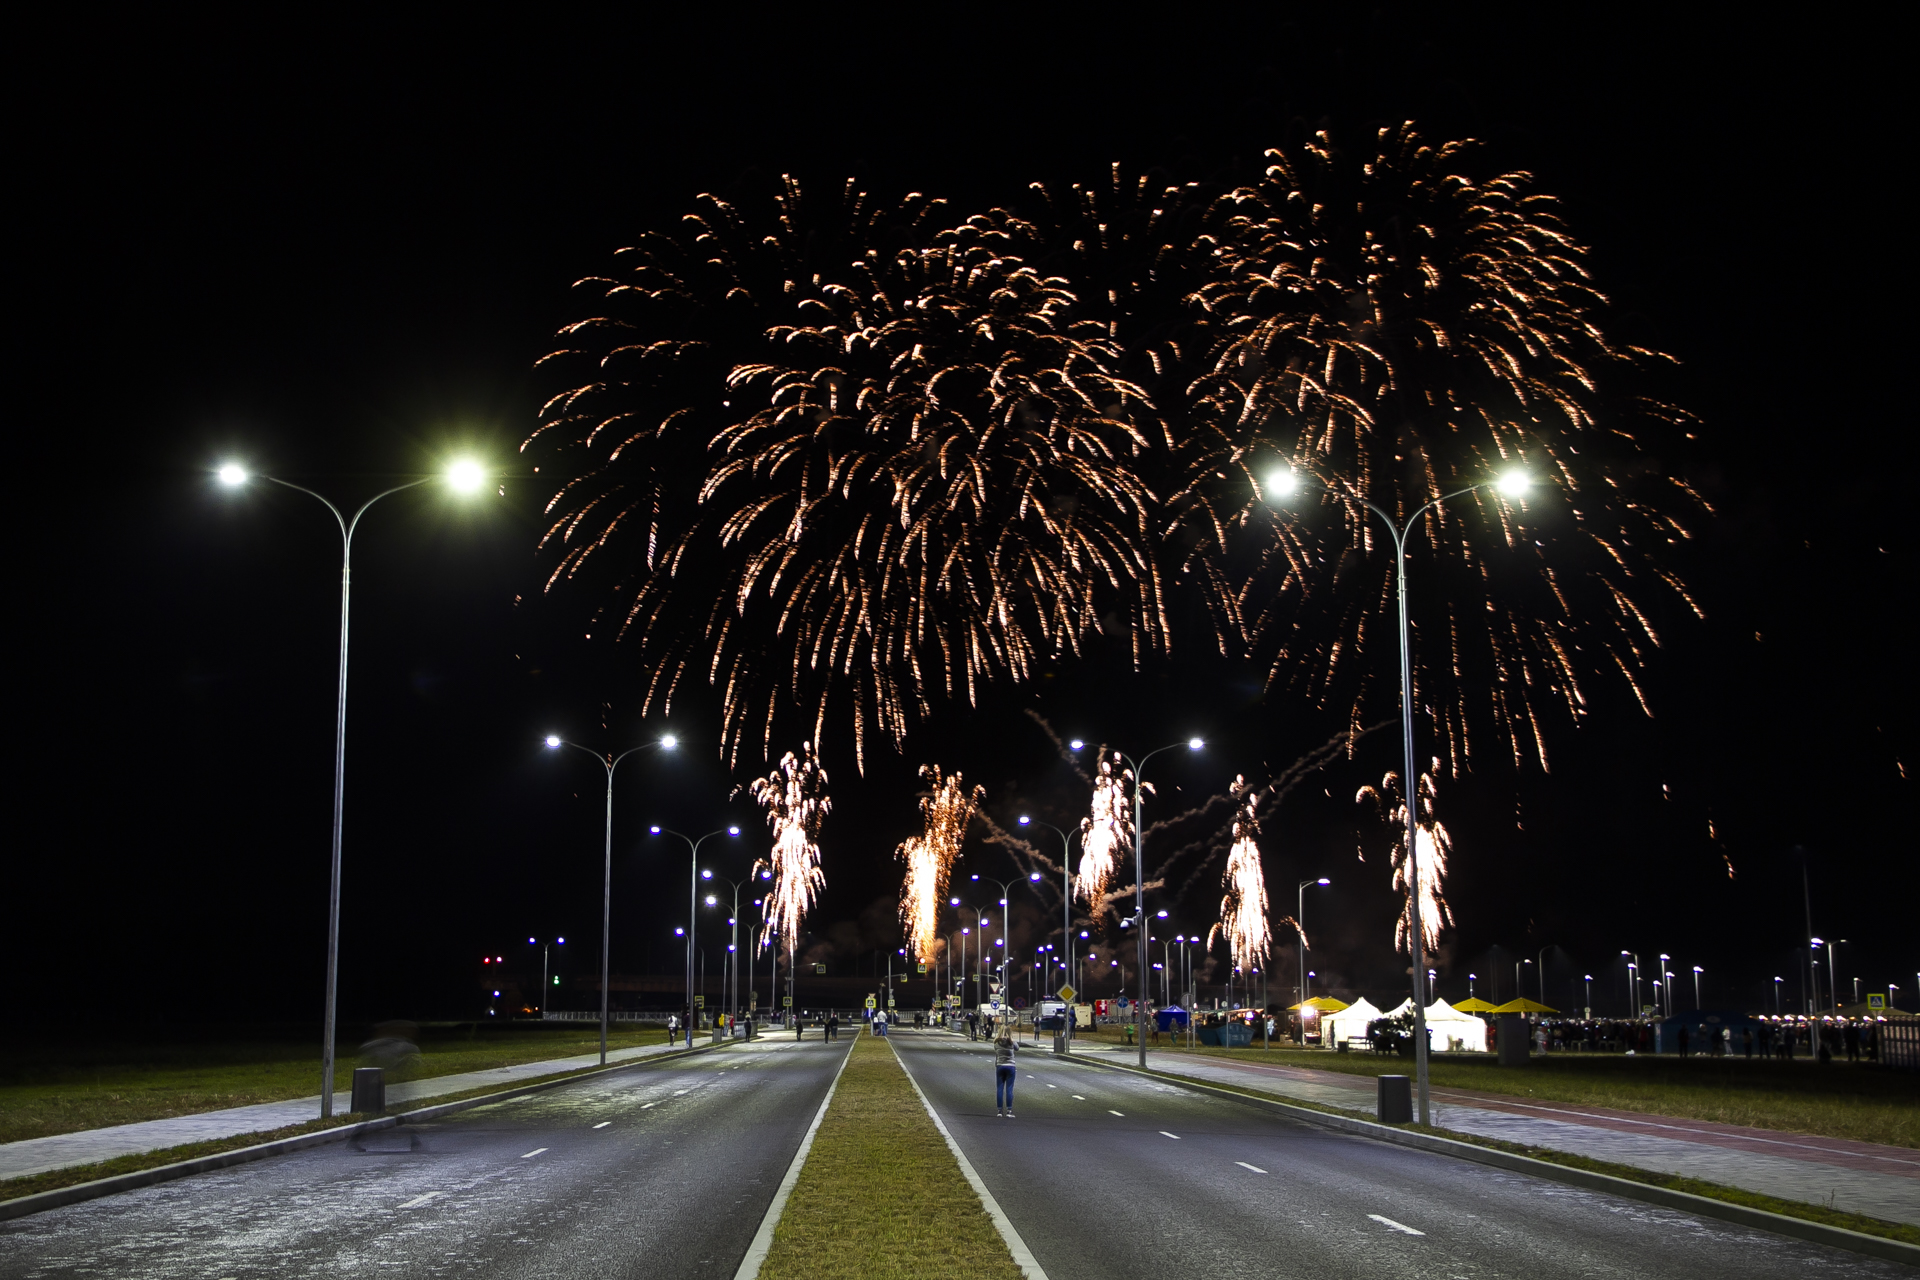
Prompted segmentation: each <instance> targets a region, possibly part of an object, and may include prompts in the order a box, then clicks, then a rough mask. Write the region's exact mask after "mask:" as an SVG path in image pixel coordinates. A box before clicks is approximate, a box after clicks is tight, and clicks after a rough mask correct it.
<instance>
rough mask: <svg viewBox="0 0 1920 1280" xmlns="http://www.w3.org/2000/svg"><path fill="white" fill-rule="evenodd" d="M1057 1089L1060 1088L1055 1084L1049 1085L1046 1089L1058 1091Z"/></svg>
mask: <svg viewBox="0 0 1920 1280" xmlns="http://www.w3.org/2000/svg"><path fill="white" fill-rule="evenodd" d="M1059 1087H1060V1086H1059V1085H1057V1084H1050V1085H1048V1086H1047V1088H1049V1089H1058V1088H1059Z"/></svg>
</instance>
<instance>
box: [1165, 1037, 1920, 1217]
mask: <svg viewBox="0 0 1920 1280" xmlns="http://www.w3.org/2000/svg"><path fill="white" fill-rule="evenodd" d="M1130 1069H1131V1070H1134V1071H1138V1070H1139V1068H1137V1067H1135V1068H1130ZM1147 1074H1148V1075H1151V1076H1157V1077H1159V1078H1160V1079H1162V1080H1167V1081H1172V1082H1176V1083H1179V1084H1188V1085H1190V1084H1193V1083H1194V1081H1193V1078H1192V1077H1190V1076H1182V1075H1177V1074H1175V1073H1173V1072H1167V1071H1152V1070H1149V1071H1148V1072H1147ZM1236 1090H1237V1091H1238V1092H1241V1093H1247V1094H1252V1095H1254V1096H1257V1097H1261V1098H1271V1099H1273V1100H1274V1101H1275V1102H1284V1103H1286V1104H1287V1105H1288V1106H1290V1107H1299V1108H1301V1109H1302V1110H1305V1111H1318V1112H1321V1113H1323V1114H1325V1115H1331V1116H1344V1117H1345V1118H1347V1119H1349V1120H1366V1121H1369V1122H1374V1121H1375V1117H1374V1115H1373V1114H1372V1113H1371V1112H1367V1111H1350V1110H1347V1109H1345V1108H1343V1107H1329V1106H1325V1105H1323V1104H1321V1103H1317V1102H1308V1101H1306V1100H1305V1099H1302V1098H1292V1097H1288V1096H1287V1095H1286V1094H1281V1093H1272V1092H1269V1091H1268V1090H1265V1089H1254V1088H1247V1087H1241V1086H1236ZM1395 1128H1398V1129H1401V1130H1404V1131H1406V1132H1409V1133H1424V1134H1428V1135H1430V1136H1432V1137H1435V1138H1447V1139H1450V1140H1451V1141H1454V1142H1464V1143H1466V1144H1468V1145H1469V1146H1475V1147H1486V1148H1488V1149H1490V1150H1493V1151H1505V1152H1507V1153H1509V1154H1511V1155H1518V1156H1527V1157H1529V1158H1531V1159H1534V1160H1539V1161H1543V1162H1545V1163H1547V1164H1557V1165H1561V1166H1563V1167H1565V1168H1569V1169H1581V1170H1584V1171H1586V1172H1588V1173H1604V1174H1608V1175H1610V1176H1612V1177H1615V1178H1621V1179H1624V1180H1626V1181H1628V1182H1638V1183H1642V1184H1645V1185H1647V1186H1653V1187H1664V1188H1666V1189H1667V1190H1669V1191H1684V1192H1686V1193H1688V1194H1689V1195H1696V1196H1703V1197H1705V1198H1707V1199H1709V1200H1720V1201H1724V1202H1725V1203H1727V1204H1737V1205H1742V1206H1744V1207H1746V1208H1749V1209H1764V1210H1765V1211H1767V1212H1768V1213H1777V1214H1780V1215H1782V1216H1784V1217H1788V1218H1799V1219H1801V1220H1802V1221H1805V1222H1818V1223H1821V1224H1822V1225H1824V1226H1829V1227H1844V1228H1845V1229H1846V1230H1848V1231H1858V1232H1860V1233H1861V1234H1862V1235H1869V1236H1880V1237H1882V1238H1883V1239H1887V1240H1898V1241H1900V1242H1901V1243H1903V1244H1911V1245H1920V1227H1912V1226H1908V1225H1907V1224H1906V1223H1903V1222H1888V1221H1886V1220H1885V1219H1883V1218H1872V1217H1868V1216H1867V1215H1866V1214H1861V1213H1848V1212H1846V1211H1845V1210H1841V1209H1829V1208H1826V1207H1825V1206H1823V1205H1817V1204H1807V1203H1805V1202H1803V1201H1799V1200H1781V1199H1778V1198H1777V1197H1774V1196H1768V1195H1761V1194H1760V1193H1759V1192H1756V1191H1747V1190H1744V1189H1742V1188H1740V1187H1729V1186H1723V1185H1722V1184H1720V1183H1717V1182H1702V1181H1701V1180H1700V1179H1698V1178H1685V1177H1680V1176H1679V1175H1676V1174H1666V1173H1655V1172H1653V1171H1652V1170H1648V1169H1640V1168H1636V1167H1635V1166H1633V1165H1630V1164H1612V1163H1610V1162H1608V1161H1605V1160H1594V1159H1591V1158H1589V1157H1587V1156H1581V1155H1574V1154H1571V1153H1569V1152H1565V1151H1555V1150H1553V1149H1552V1148H1550V1147H1533V1146H1527V1145H1524V1144H1522V1143H1515V1142H1503V1141H1501V1140H1500V1139H1498V1138H1483V1137H1480V1136H1479V1135H1478V1134H1472V1133H1458V1132H1456V1131H1454V1130H1452V1129H1438V1128H1434V1127H1433V1126H1431V1125H1418V1124H1408V1125H1396V1126H1395Z"/></svg>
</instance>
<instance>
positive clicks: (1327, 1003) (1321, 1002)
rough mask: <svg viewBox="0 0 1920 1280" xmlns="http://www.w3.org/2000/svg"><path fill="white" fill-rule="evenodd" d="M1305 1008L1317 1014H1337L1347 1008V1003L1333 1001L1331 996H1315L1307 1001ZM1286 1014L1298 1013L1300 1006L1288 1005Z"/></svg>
mask: <svg viewBox="0 0 1920 1280" xmlns="http://www.w3.org/2000/svg"><path fill="white" fill-rule="evenodd" d="M1306 1007H1307V1008H1309V1009H1312V1010H1314V1011H1316V1012H1318V1013H1338V1012H1340V1011H1341V1010H1342V1009H1344V1008H1346V1007H1347V1002H1346V1001H1345V1000H1335V999H1334V998H1333V997H1332V996H1315V997H1314V998H1313V999H1311V1000H1309V1001H1307V1005H1306ZM1287 1012H1288V1013H1298V1012H1300V1006H1299V1005H1297V1004H1290V1005H1288V1006H1287Z"/></svg>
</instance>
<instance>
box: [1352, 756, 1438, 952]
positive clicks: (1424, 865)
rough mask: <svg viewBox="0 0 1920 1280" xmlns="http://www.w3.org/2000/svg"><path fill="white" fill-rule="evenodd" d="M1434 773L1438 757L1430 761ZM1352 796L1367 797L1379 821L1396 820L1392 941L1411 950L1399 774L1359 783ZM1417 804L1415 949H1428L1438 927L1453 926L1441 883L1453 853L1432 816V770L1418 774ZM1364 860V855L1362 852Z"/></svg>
mask: <svg viewBox="0 0 1920 1280" xmlns="http://www.w3.org/2000/svg"><path fill="white" fill-rule="evenodd" d="M1433 767H1434V770H1435V772H1438V770H1439V768H1440V762H1439V761H1438V760H1435V761H1434V762H1433ZM1354 799H1355V800H1356V801H1358V802H1360V803H1363V804H1364V803H1369V802H1371V803H1372V804H1373V806H1374V808H1375V810H1376V811H1377V812H1378V813H1379V814H1380V817H1381V819H1382V820H1383V821H1386V822H1389V823H1393V824H1396V825H1395V826H1394V830H1395V831H1396V832H1397V833H1398V835H1397V838H1396V839H1395V840H1394V843H1393V887H1394V890H1395V892H1397V893H1399V894H1400V895H1401V903H1402V905H1401V907H1400V918H1399V920H1398V921H1397V922H1396V923H1395V925H1394V927H1393V943H1394V946H1395V947H1397V948H1398V949H1399V950H1401V951H1405V952H1408V954H1412V952H1411V950H1410V947H1411V941H1412V935H1413V922H1412V918H1411V909H1412V901H1411V895H1409V894H1408V893H1407V883H1408V877H1407V809H1406V801H1405V799H1404V798H1403V797H1402V796H1401V787H1400V775H1399V774H1398V773H1389V774H1387V776H1386V777H1385V778H1384V779H1382V780H1381V783H1380V785H1379V787H1377V788H1375V787H1362V788H1360V792H1359V794H1358V795H1356V796H1355V797H1354ZM1418 803H1419V808H1418V809H1417V810H1416V811H1415V821H1416V824H1417V825H1416V826H1415V832H1416V835H1415V838H1414V858H1415V860H1416V861H1415V866H1417V867H1418V868H1419V871H1420V932H1421V934H1422V935H1424V936H1423V937H1422V939H1421V941H1422V943H1423V946H1422V948H1421V954H1423V955H1424V954H1426V953H1427V952H1429V951H1432V950H1433V948H1434V947H1435V946H1437V945H1438V944H1439V941H1440V930H1441V929H1442V928H1450V927H1452V925H1453V910H1452V908H1451V907H1449V906H1448V905H1447V897H1446V893H1445V890H1444V888H1443V885H1444V882H1445V881H1446V878H1447V859H1448V858H1449V857H1451V856H1452V854H1453V840H1452V839H1451V838H1450V837H1449V836H1448V835H1447V829H1446V828H1445V827H1444V826H1442V825H1440V820H1439V819H1438V818H1436V817H1434V813H1433V807H1434V781H1433V774H1431V773H1423V774H1421V775H1420V785H1419V789H1418ZM1362 860H1363V861H1364V860H1365V855H1364V854H1363V855H1362Z"/></svg>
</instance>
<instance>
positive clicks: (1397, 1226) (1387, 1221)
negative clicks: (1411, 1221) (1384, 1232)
mask: <svg viewBox="0 0 1920 1280" xmlns="http://www.w3.org/2000/svg"><path fill="white" fill-rule="evenodd" d="M1367 1216H1368V1217H1369V1218H1372V1219H1373V1220H1374V1221H1375V1222H1377V1223H1379V1224H1380V1225H1381V1226H1383V1227H1392V1228H1393V1229H1394V1230H1395V1231H1404V1232H1406V1233H1407V1234H1408V1235H1410V1236H1423V1235H1425V1234H1427V1233H1426V1232H1424V1231H1416V1230H1414V1229H1413V1228H1412V1227H1410V1226H1408V1225H1407V1224H1406V1223H1404V1222H1395V1221H1394V1220H1393V1219H1392V1218H1387V1217H1382V1216H1381V1215H1380V1214H1377V1213H1370V1214H1368V1215H1367Z"/></svg>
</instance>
